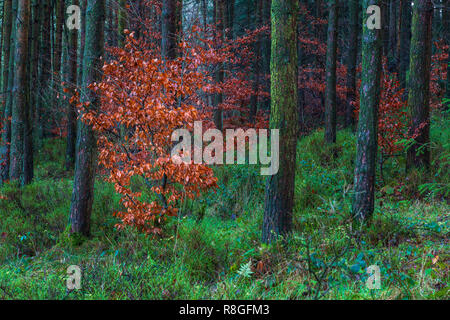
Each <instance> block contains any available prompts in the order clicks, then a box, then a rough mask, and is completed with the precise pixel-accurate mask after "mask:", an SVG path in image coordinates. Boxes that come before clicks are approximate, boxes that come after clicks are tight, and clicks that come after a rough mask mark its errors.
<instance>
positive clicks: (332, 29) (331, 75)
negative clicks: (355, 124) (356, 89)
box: [325, 0, 339, 143]
mask: <svg viewBox="0 0 450 320" xmlns="http://www.w3.org/2000/svg"><path fill="white" fill-rule="evenodd" d="M328 5H329V14H328V32H327V61H326V70H325V75H326V82H327V86H326V89H325V141H326V142H327V143H335V142H336V59H337V35H338V33H337V26H338V14H339V3H338V0H330V1H329V2H328Z"/></svg>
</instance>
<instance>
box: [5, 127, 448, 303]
mask: <svg viewBox="0 0 450 320" xmlns="http://www.w3.org/2000/svg"><path fill="white" fill-rule="evenodd" d="M438 124H439V125H440V127H439V128H433V129H432V137H433V141H434V145H433V158H434V159H436V157H438V159H440V160H436V161H435V162H434V163H433V168H432V172H431V173H430V175H429V178H427V179H425V178H424V177H423V176H421V175H420V174H418V173H417V172H413V173H409V174H408V175H405V171H404V158H403V157H396V158H392V159H388V160H387V161H386V163H385V165H384V173H383V179H384V180H383V181H382V182H381V179H378V185H377V201H376V209H375V214H374V216H373V219H372V221H371V224H370V225H368V226H363V228H362V229H355V227H354V226H352V224H351V223H350V221H349V212H350V206H351V198H352V184H353V181H352V179H353V168H354V158H355V149H356V146H355V138H354V135H353V133H351V132H350V131H340V132H339V134H338V139H337V143H336V144H335V145H333V146H327V145H326V144H325V143H324V141H323V131H317V132H314V133H312V134H311V135H309V136H307V137H303V138H302V139H301V140H300V141H299V147H298V154H297V173H296V189H295V210H294V227H293V232H292V234H290V235H289V236H288V237H286V239H280V240H279V241H278V242H276V243H273V244H271V245H264V244H261V242H260V236H261V231H260V229H261V224H262V218H263V211H264V189H265V178H264V177H261V176H260V174H259V168H258V167H256V166H247V165H241V166H222V167H218V168H215V169H214V170H215V173H216V176H217V177H218V179H219V183H218V184H219V188H218V189H217V190H216V192H211V193H209V194H205V195H204V196H203V197H202V198H201V199H198V200H195V201H188V202H187V203H185V204H184V206H183V208H181V209H182V210H181V214H180V216H179V217H177V218H174V219H173V220H171V221H170V222H169V223H168V224H167V225H165V226H164V236H163V237H162V238H159V239H152V238H150V237H147V236H145V235H143V234H140V233H138V232H136V231H134V230H132V229H131V228H125V229H123V230H120V231H119V230H116V228H115V225H116V224H117V222H118V221H117V219H116V218H115V217H114V215H113V213H114V212H115V211H117V210H120V209H121V205H120V201H119V199H120V198H119V197H118V196H117V195H116V194H115V193H114V188H113V187H112V186H111V185H109V184H107V183H105V182H103V181H101V180H100V179H98V180H97V181H96V187H95V201H94V209H93V216H92V236H91V237H90V238H89V239H79V241H74V240H73V239H72V238H71V237H69V232H68V229H67V224H68V212H69V209H70V198H71V192H72V180H71V173H70V172H69V173H68V172H66V171H65V170H64V168H63V163H64V142H63V141H61V140H57V139H56V140H51V141H47V142H45V143H44V145H43V146H42V148H41V151H40V152H39V154H38V155H37V158H38V160H37V162H36V163H39V165H38V166H37V167H36V179H35V181H34V182H33V183H32V184H31V185H29V186H27V187H24V188H22V189H20V188H18V187H17V186H15V185H5V186H4V187H3V188H2V189H1V190H0V194H1V198H2V199H1V200H0V299H448V297H449V294H448V280H449V274H448V273H449V267H448V266H449V260H450V259H449V258H450V257H449V254H448V252H449V244H448V233H449V220H448V213H449V205H448V197H446V196H445V192H444V191H445V185H446V184H447V186H446V187H448V155H449V146H448V141H449V140H448V132H449V130H448V126H447V125H444V124H442V123H441V122H438ZM444 129H445V130H444ZM446 157H447V158H446ZM446 159H447V160H446ZM446 161H447V162H446ZM379 174H380V173H378V175H379ZM446 175H447V176H446ZM430 176H431V177H430ZM379 178H380V177H379ZM427 183H428V184H430V183H431V184H433V183H434V184H435V185H429V186H427V187H424V185H426V184H427ZM443 186H444V189H442V188H443ZM136 188H139V183H137V185H136ZM443 190H444V191H443ZM71 265H78V266H80V268H81V270H82V279H81V289H80V290H74V291H69V290H68V289H67V288H66V279H67V277H68V275H67V268H68V267H69V266H71ZM372 265H376V266H378V268H379V270H380V273H381V288H380V289H369V288H368V287H367V285H366V281H367V280H368V274H367V273H366V269H367V267H368V266H372Z"/></svg>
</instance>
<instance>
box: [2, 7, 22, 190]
mask: <svg viewBox="0 0 450 320" xmlns="http://www.w3.org/2000/svg"><path fill="white" fill-rule="evenodd" d="M17 6H18V0H12V4H11V33H10V38H9V60H8V62H7V63H8V64H7V66H6V68H5V72H6V70H8V77H7V80H8V81H5V82H4V91H5V92H6V99H5V101H6V102H5V111H4V115H3V127H2V129H3V130H2V140H1V143H2V145H1V149H0V161H1V172H0V180H1V182H2V184H3V183H4V182H5V181H8V180H9V172H10V150H11V147H10V142H11V111H12V101H13V94H12V91H13V86H14V76H15V61H14V60H15V48H16V34H17V32H16V31H17V28H16V18H17ZM5 64H6V61H5Z"/></svg>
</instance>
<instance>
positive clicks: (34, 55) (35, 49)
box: [24, 0, 41, 184]
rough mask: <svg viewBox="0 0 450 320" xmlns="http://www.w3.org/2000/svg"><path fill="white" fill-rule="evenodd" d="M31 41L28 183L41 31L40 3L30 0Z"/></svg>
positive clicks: (31, 174) (31, 167)
mask: <svg viewBox="0 0 450 320" xmlns="http://www.w3.org/2000/svg"><path fill="white" fill-rule="evenodd" d="M31 13H32V22H31V24H30V25H31V31H30V32H31V43H30V64H31V65H30V67H29V70H30V77H31V78H30V79H31V81H30V83H29V88H30V89H29V93H30V95H29V101H30V104H29V108H27V109H26V114H25V118H26V122H25V137H24V148H25V151H24V183H25V184H29V183H31V181H32V180H33V177H34V157H33V156H34V141H33V136H34V135H33V133H34V116H35V112H36V110H35V108H36V105H37V104H38V97H37V96H36V95H35V94H32V93H33V92H38V90H39V87H38V77H39V35H40V31H41V3H40V1H39V0H33V1H32V11H31Z"/></svg>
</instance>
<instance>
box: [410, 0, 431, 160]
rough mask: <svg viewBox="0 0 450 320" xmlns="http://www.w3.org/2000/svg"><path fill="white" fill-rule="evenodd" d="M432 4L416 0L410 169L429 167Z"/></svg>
mask: <svg viewBox="0 0 450 320" xmlns="http://www.w3.org/2000/svg"><path fill="white" fill-rule="evenodd" d="M432 17H433V4H432V2H431V0H416V1H414V8H413V20H412V39H411V54H410V75H409V90H408V109H409V112H410V118H411V127H410V130H409V133H410V136H411V137H413V139H414V143H413V144H412V145H411V146H410V148H409V149H408V157H407V166H408V168H411V167H421V166H424V167H427V168H428V167H429V166H430V149H429V148H430V146H429V142H430V70H431V42H432V33H431V26H432Z"/></svg>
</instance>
